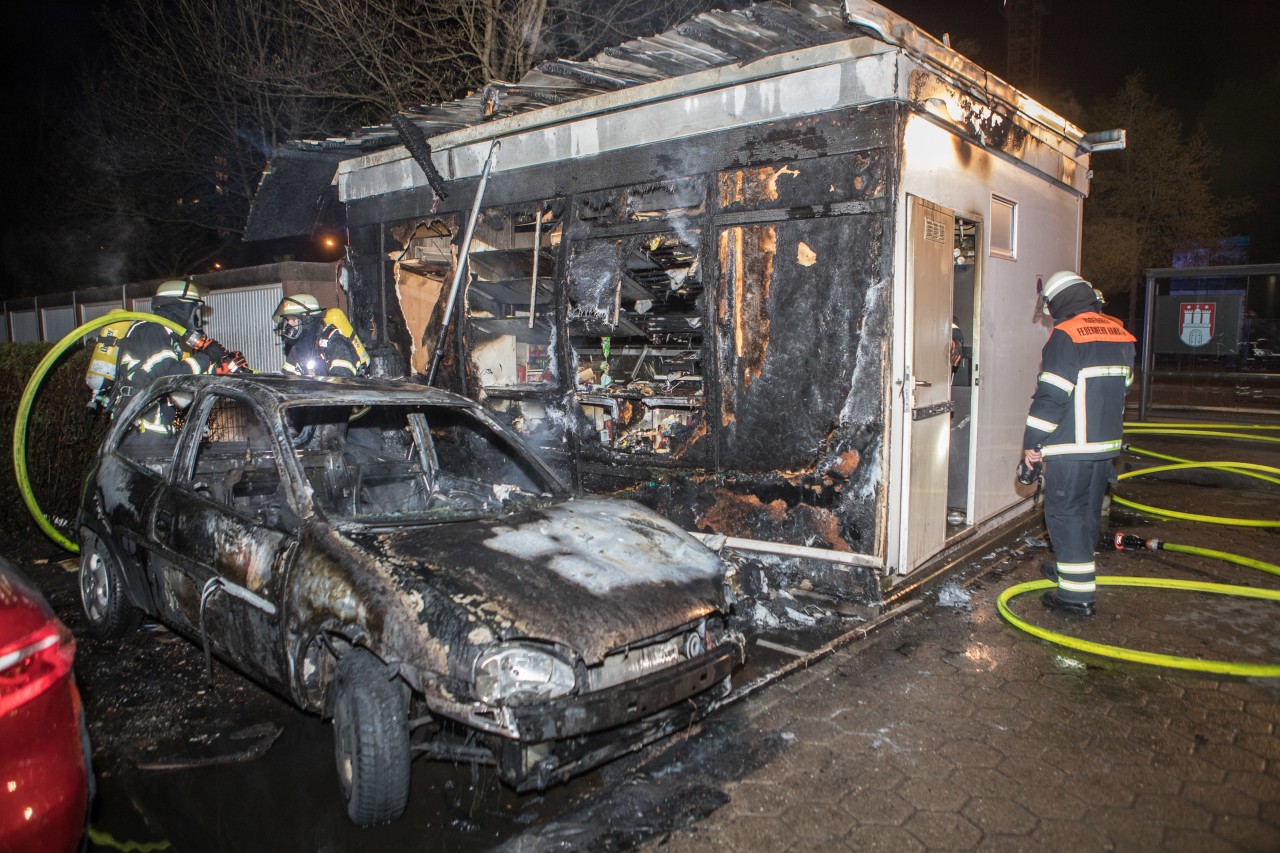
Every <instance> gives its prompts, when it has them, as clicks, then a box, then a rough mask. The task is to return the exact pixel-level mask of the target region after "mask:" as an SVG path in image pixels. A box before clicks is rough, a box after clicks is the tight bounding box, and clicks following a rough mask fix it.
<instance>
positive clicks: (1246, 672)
mask: <svg viewBox="0 0 1280 853" xmlns="http://www.w3.org/2000/svg"><path fill="white" fill-rule="evenodd" d="M1224 429H1225V430H1238V429H1248V430H1280V426H1270V425H1261V424H1211V425H1198V424H1159V425H1148V424H1128V423H1126V424H1125V432H1126V433H1127V434H1135V435H1139V434H1145V435H1185V436H1194V437H1197V438H1199V437H1214V438H1238V439H1245V440H1252V441H1267V442H1280V438H1274V437H1271V436H1261V435H1253V434H1250V433H1242V432H1232V431H1223V430H1224ZM1127 449H1128V450H1130V451H1131V452H1133V453H1137V454H1139V455H1143V456H1151V457H1154V458H1158V459H1163V460H1166V461H1170V462H1172V463H1173V464H1170V465H1159V466H1154V467H1151V468H1145V469H1142V470H1140V471H1130V472H1127V473H1125V474H1121V475H1120V477H1119V479H1121V480H1125V479H1129V478H1131V477H1140V476H1143V475H1145V474H1155V473H1159V472H1162V471H1175V470H1185V469H1192V468H1207V469H1210V470H1218V471H1225V472H1228V473H1233V474H1241V475H1243V476H1247V477H1254V478H1256V479H1259V480H1263V481H1265V482H1269V483H1273V484H1277V485H1280V479H1277V478H1275V477H1271V476H1268V475H1269V474H1277V475H1280V468H1275V467H1273V466H1270V465H1257V464H1253V463H1248V462H1195V461H1192V460H1189V459H1182V458H1179V457H1176V456H1169V455H1166V454H1161V453H1156V452H1154V451H1149V450H1143V449H1141V448H1136V447H1128V448H1127ZM1112 501H1113V502H1115V503H1117V504H1120V505H1121V506H1127V507H1130V508H1132V509H1136V510H1139V511H1141V512H1145V513H1149V514H1151V515H1155V516H1157V517H1160V518H1180V519H1185V520H1187V521H1195V522H1202V523H1206V524H1223V525H1231V526H1237V527H1261V528H1280V520H1272V519H1247V518H1226V517H1222V516H1212V515H1197V514H1194V513H1187V512H1178V511H1176V510H1169V509H1162V508H1160V507H1153V506H1147V505H1146V504H1140V503H1137V502H1135V501H1130V500H1127V499H1125V498H1122V497H1119V496H1113V497H1112ZM1116 547H1117V548H1138V547H1145V548H1148V549H1150V550H1153V551H1155V550H1161V551H1175V552H1179V553H1183V554H1194V555H1197V556H1202V557H1211V558H1214V559H1218V560H1224V561H1226V562H1230V563H1235V564H1236V565H1241V566H1246V567H1248V568H1252V569H1257V570H1259V571H1263V572H1269V573H1270V574H1273V575H1280V566H1277V565H1275V564H1274V563H1268V562H1265V561H1263V560H1255V559H1253V558H1251V557H1243V556H1241V555H1239V554H1231V553H1229V552H1226V551H1215V550H1213V549H1211V548H1197V547H1195V546H1192V545H1178V544H1176V543H1172V542H1161V541H1160V540H1158V539H1149V540H1143V539H1140V538H1138V537H1134V536H1125V535H1124V534H1117V536H1116ZM1097 584H1098V586H1124V587H1141V588H1145V589H1172V590H1182V591H1189V592H1205V593H1214V594H1218V595H1236V596H1241V597H1244V598H1255V599H1262V600H1266V601H1280V590H1269V589H1255V588H1254V587H1247V586H1237V585H1232V584H1218V583H1205V582H1201V581H1184V580H1176V579H1174V578H1134V577H1122V576H1114V575H1113V576H1105V575H1104V576H1099V577H1097ZM1056 588H1057V584H1055V583H1054V582H1053V581H1050V580H1035V581H1028V582H1026V583H1020V584H1015V585H1014V586H1011V587H1009V588H1008V589H1006V590H1004V591H1003V592H1002V593H1000V596H999V597H998V598H997V599H996V609H997V610H998V611H999V612H1000V615H1001V616H1002V617H1004V619H1005V621H1007V622H1008V623H1009V624H1010V625H1013V626H1014V627H1016V628H1019V629H1021V630H1023V631H1026V632H1027V633H1028V634H1031V635H1032V636H1035V637H1039V638H1040V639H1042V640H1046V641H1048V642H1050V643H1054V644H1056V645H1059V646H1064V647H1066V648H1069V649H1076V650H1077V651H1082V652H1088V653H1090V654H1095V655H1099V656H1102V657H1109V658H1114V659H1117V660H1124V661H1130V662H1133V663H1143V664H1150V665H1152V666H1164V667H1170V668H1173V669H1185V670H1192V671H1196V672H1208V673H1214V674H1218V675H1239V676H1250V677H1266V678H1278V677H1280V665H1277V664H1259V663H1237V662H1233V661H1220V660H1200V659H1198V658H1187V657H1180V656H1178V655H1166V654H1159V653H1156V652H1144V651H1141V650H1138V649H1127V648H1124V647H1123V646H1112V645H1107V644H1105V643H1095V642H1093V641H1091V640H1082V639H1079V638H1077V637H1072V636H1069V635H1067V634H1062V633H1059V632H1057V631H1050V630H1049V629H1047V628H1042V627H1040V626H1038V625H1032V624H1031V623H1029V622H1027V621H1025V620H1023V619H1021V618H1019V617H1018V616H1016V615H1014V613H1013V611H1012V610H1010V609H1009V601H1010V600H1011V599H1013V598H1014V597H1015V596H1018V595H1022V594H1023V593H1026V592H1033V591H1037V590H1043V589H1056Z"/></svg>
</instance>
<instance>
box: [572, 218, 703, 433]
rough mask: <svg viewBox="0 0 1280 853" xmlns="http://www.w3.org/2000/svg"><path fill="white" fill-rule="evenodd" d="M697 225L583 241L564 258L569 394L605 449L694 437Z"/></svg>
mask: <svg viewBox="0 0 1280 853" xmlns="http://www.w3.org/2000/svg"><path fill="white" fill-rule="evenodd" d="M700 243H701V233H700V231H699V230H698V229H694V228H686V229H682V230H681V231H678V232H677V231H667V232H662V233H658V234H647V235H641V236H634V237H624V238H617V239H596V240H587V241H583V242H582V243H581V244H579V245H576V246H575V247H574V250H573V253H572V256H571V259H570V262H569V276H568V282H569V332H570V336H571V337H570V344H571V346H572V348H573V356H574V362H575V364H576V370H577V374H576V377H575V386H576V389H577V399H578V403H579V405H580V406H581V407H582V411H583V413H584V414H585V415H586V417H587V420H588V421H589V422H590V424H591V428H592V430H593V431H594V432H595V434H596V436H597V437H598V439H599V440H600V443H601V444H602V445H604V446H606V447H609V448H612V449H614V450H617V451H621V452H625V453H637V454H673V455H677V456H678V455H679V454H680V453H681V452H682V451H683V449H684V448H685V446H686V445H687V444H688V443H689V441H690V440H691V439H692V438H693V437H694V436H696V435H698V434H699V433H700V430H701V425H702V418H703V409H704V407H705V396H704V393H703V386H702V364H703V318H704V316H705V304H704V286H703V282H702V274H701V264H700V261H699V252H700Z"/></svg>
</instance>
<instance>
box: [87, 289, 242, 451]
mask: <svg viewBox="0 0 1280 853" xmlns="http://www.w3.org/2000/svg"><path fill="white" fill-rule="evenodd" d="M203 309H204V295H203V294H202V293H201V292H200V289H199V287H197V286H196V285H195V284H194V283H192V282H190V281H180V280H170V281H163V282H161V283H160V285H159V286H158V287H157V288H156V294H155V296H154V297H153V298H152V300H151V312H150V313H152V314H156V315H158V316H160V317H164V318H165V319H166V320H172V321H173V322H175V323H177V324H178V325H179V326H182V327H183V328H184V329H186V330H187V334H186V336H185V337H183V336H179V335H178V334H177V333H176V332H174V331H173V330H172V329H170V328H169V327H167V326H165V325H163V324H161V323H156V322H154V321H152V320H139V321H137V322H135V323H134V324H133V325H132V326H130V327H129V330H128V331H127V332H125V333H124V336H123V337H122V338H121V340H120V356H119V358H120V363H119V368H118V375H119V380H118V382H117V384H116V394H115V397H116V399H115V401H113V405H112V408H115V407H116V406H118V405H120V400H121V398H127V397H131V396H133V395H134V394H137V393H138V392H140V391H141V390H142V389H143V388H145V387H146V386H147V385H148V384H149V383H150V382H151V381H152V380H154V379H158V378H159V377H161V376H172V375H174V374H186V373H212V372H214V370H215V369H218V368H222V369H223V370H235V369H247V365H245V364H244V357H243V356H242V355H240V353H238V352H237V353H233V352H229V351H228V350H227V349H226V348H225V347H224V346H222V344H220V343H218V342H217V341H215V340H214V339H213V338H206V337H205V336H204V335H203V334H202V333H201V330H202V329H203V328H204V317H203ZM179 402H181V401H174V400H172V399H165V400H163V401H161V402H160V403H158V404H157V405H155V406H152V407H151V408H150V409H148V410H147V411H146V412H144V413H143V415H142V417H141V418H139V420H138V422H137V426H138V428H139V429H140V430H142V431H143V432H150V433H158V434H171V433H172V432H173V425H174V418H175V416H176V415H177V412H178V410H179V405H178V403H179Z"/></svg>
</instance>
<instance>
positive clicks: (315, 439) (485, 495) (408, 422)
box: [278, 396, 569, 527]
mask: <svg viewBox="0 0 1280 853" xmlns="http://www.w3.org/2000/svg"><path fill="white" fill-rule="evenodd" d="M278 416H279V418H280V426H281V429H282V432H283V435H284V439H285V442H284V449H285V455H286V456H287V457H291V458H292V462H293V464H295V465H296V466H297V467H298V469H299V470H300V473H301V476H302V482H303V483H305V484H307V486H308V487H309V488H310V490H311V504H312V507H313V511H314V512H316V513H317V514H318V515H320V516H321V517H323V518H325V519H327V520H328V521H329V522H330V523H332V524H334V525H336V526H339V527H352V526H354V527H401V526H416V525H427V524H439V523H447V522H455V521H465V520H474V519H478V518H494V517H501V516H505V515H510V514H513V513H517V512H522V511H525V510H527V509H531V508H536V507H538V506H545V505H546V504H548V503H550V502H554V501H558V500H563V499H565V498H567V497H568V496H569V491H568V489H567V487H566V486H565V485H564V483H563V482H562V481H561V480H560V479H559V478H558V477H557V476H556V475H555V473H554V472H553V471H552V470H551V469H550V468H548V467H547V465H546V464H545V463H543V462H542V460H541V459H539V458H538V457H537V456H536V455H535V454H534V453H533V452H532V451H531V450H530V449H529V448H528V447H527V446H525V445H524V444H523V443H521V442H520V440H519V439H518V438H517V437H516V436H514V435H512V434H511V433H510V432H509V431H508V430H507V429H505V428H504V427H503V426H502V425H501V424H499V423H498V422H497V421H495V420H494V419H493V418H491V417H489V416H488V415H487V413H485V412H483V411H482V410H480V409H479V408H478V407H475V406H470V405H465V404H461V403H457V402H453V401H448V400H444V401H441V400H423V399H422V398H421V397H412V398H404V397H399V396H392V397H388V398H379V397H376V396H369V397H361V398H359V399H355V398H345V397H344V398H341V399H315V398H310V399H299V400H290V401H287V402H284V403H282V404H281V405H280V406H279V407H278Z"/></svg>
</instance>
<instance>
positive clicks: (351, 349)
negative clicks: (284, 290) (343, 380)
mask: <svg viewBox="0 0 1280 853" xmlns="http://www.w3.org/2000/svg"><path fill="white" fill-rule="evenodd" d="M325 313H326V312H325V310H324V309H323V308H321V307H320V303H319V301H317V300H316V298H315V297H314V296H312V295H310V294H309V293H299V294H296V295H294V296H286V297H285V298H284V299H281V300H280V304H279V305H277V306H276V310H275V313H274V314H272V315H271V319H273V320H274V321H275V323H276V333H277V334H279V335H280V337H281V338H282V339H284V366H283V367H282V368H281V370H283V371H284V372H285V373H292V374H294V375H296V376H347V377H350V376H355V375H356V374H357V373H358V372H360V367H361V359H360V358H359V356H358V355H357V353H356V346H355V343H354V341H353V338H352V337H349V336H348V335H347V334H344V333H343V331H342V330H341V329H340V328H338V326H337V325H335V324H333V323H328V322H326V321H325Z"/></svg>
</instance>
